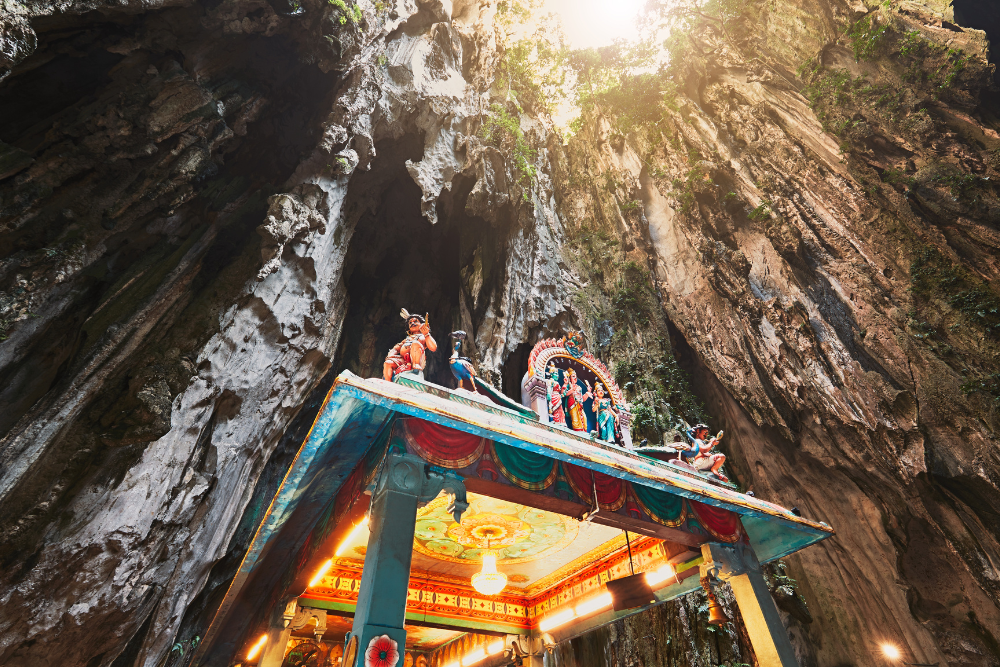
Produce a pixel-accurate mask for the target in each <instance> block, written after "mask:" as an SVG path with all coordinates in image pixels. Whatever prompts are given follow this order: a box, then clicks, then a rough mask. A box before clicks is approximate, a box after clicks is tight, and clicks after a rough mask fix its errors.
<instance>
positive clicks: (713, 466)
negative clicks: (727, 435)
mask: <svg viewBox="0 0 1000 667" xmlns="http://www.w3.org/2000/svg"><path fill="white" fill-rule="evenodd" d="M683 432H684V435H686V436H687V437H688V440H690V441H691V445H690V446H688V445H684V444H681V443H678V442H675V443H674V449H679V450H682V451H683V452H684V454H682V456H684V458H686V459H688V460H689V462H690V463H691V465H693V466H694V467H695V469H696V470H710V471H711V472H712V474H713V475H715V476H716V477H718V478H719V479H721V480H722V481H723V482H728V481H729V478H728V477H726V476H725V475H723V474H722V464H723V463H725V462H726V455H725V454H720V453H718V452H713V451H712V450H713V449H714V448H715V445H716V444H718V442H719V440H721V439H722V435H723V433H722V431H719V432H718V433H717V434H716V435H714V436H713V437H712V438H709V437H708V426H706V425H705V424H696V425H695V426H694V427H692V428H685V429H683Z"/></svg>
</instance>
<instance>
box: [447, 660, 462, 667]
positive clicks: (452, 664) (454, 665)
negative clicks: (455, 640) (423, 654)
mask: <svg viewBox="0 0 1000 667" xmlns="http://www.w3.org/2000/svg"><path fill="white" fill-rule="evenodd" d="M444 667H462V665H461V664H459V663H458V662H457V661H456V662H449V663H448V664H447V665H445V666H444Z"/></svg>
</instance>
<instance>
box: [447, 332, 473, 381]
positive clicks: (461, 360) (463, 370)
mask: <svg viewBox="0 0 1000 667" xmlns="http://www.w3.org/2000/svg"><path fill="white" fill-rule="evenodd" d="M465 336H466V334H465V332H464V331H453V332H452V333H451V337H452V338H453V339H454V340H455V344H454V350H453V351H452V353H451V358H450V359H448V366H449V367H450V368H451V374H452V375H454V376H455V379H456V380H458V386H459V387H461V388H462V389H468V390H469V391H475V390H476V384H475V380H473V378H474V377H476V369H475V368H473V367H472V360H471V359H469V358H468V357H462V356H459V354H458V352H459V350H461V349H462V341H463V340H465Z"/></svg>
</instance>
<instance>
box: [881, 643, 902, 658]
mask: <svg viewBox="0 0 1000 667" xmlns="http://www.w3.org/2000/svg"><path fill="white" fill-rule="evenodd" d="M882 653H883V654H884V655H885V657H887V658H889V659H890V660H899V659H900V658H901V657H902V655H903V654H902V653H900V652H899V649H898V648H896V647H895V646H893V645H892V644H882Z"/></svg>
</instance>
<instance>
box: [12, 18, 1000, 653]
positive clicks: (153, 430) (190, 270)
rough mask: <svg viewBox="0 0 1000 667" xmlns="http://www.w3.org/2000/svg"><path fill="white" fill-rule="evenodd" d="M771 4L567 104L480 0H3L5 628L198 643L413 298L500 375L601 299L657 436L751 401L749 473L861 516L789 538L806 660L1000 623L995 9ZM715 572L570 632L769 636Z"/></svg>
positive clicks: (744, 477)
mask: <svg viewBox="0 0 1000 667" xmlns="http://www.w3.org/2000/svg"><path fill="white" fill-rule="evenodd" d="M758 9H759V11H756V12H755V13H754V14H753V16H752V17H744V18H743V19H742V20H750V19H751V18H752V20H753V21H754V26H756V28H757V29H756V30H755V31H753V34H752V36H744V37H739V36H738V35H737V36H736V37H733V36H731V35H721V36H720V35H716V34H714V33H713V31H712V30H711V29H710V28H705V29H704V30H703V32H702V33H698V34H696V35H695V38H696V39H697V40H698V41H697V42H696V45H700V46H699V48H698V49H697V51H692V52H689V54H688V55H687V56H686V59H685V61H684V66H683V68H680V69H679V70H678V74H677V76H676V77H675V80H676V81H677V82H679V88H678V90H677V93H676V95H675V96H674V97H673V99H672V100H671V103H670V104H669V105H668V106H664V107H663V108H662V109H658V111H657V113H658V115H657V116H656V117H655V118H645V119H643V120H642V122H640V123H623V122H622V121H621V119H622V118H623V114H622V113H621V112H620V110H618V109H616V108H614V107H606V108H595V109H593V110H591V111H589V112H588V114H587V116H586V117H585V118H584V123H583V125H582V128H581V130H580V132H579V133H578V134H577V135H576V136H575V137H574V138H572V139H571V140H570V141H569V142H568V143H565V144H564V143H563V142H562V141H561V139H560V137H559V136H558V134H557V133H555V132H554V131H553V130H552V127H551V124H550V123H549V122H548V121H547V120H545V119H544V117H543V116H541V115H540V114H537V113H531V111H532V110H531V109H528V112H526V113H524V114H522V115H520V116H519V115H518V113H517V108H516V107H515V106H514V105H512V104H509V103H507V102H506V101H505V99H504V97H503V96H502V95H498V94H497V92H496V91H495V90H494V91H492V92H491V90H490V87H491V84H492V82H493V80H494V76H495V68H496V66H497V63H498V62H499V61H500V59H501V58H502V57H503V53H502V46H501V44H500V39H501V36H500V33H499V27H498V17H497V16H496V11H497V8H496V7H493V6H491V4H490V3H488V2H472V1H471V0H470V1H467V2H456V3H454V5H453V6H452V5H451V3H448V2H441V1H439V0H429V1H428V2H423V3H416V4H414V3H413V2H405V1H403V0H400V1H399V2H397V3H396V4H395V5H388V4H386V3H374V4H372V3H367V2H362V3H359V4H357V5H354V4H344V3H332V4H327V3H322V2H319V1H317V0H305V1H304V2H297V1H292V2H287V1H286V0H270V1H266V2H265V1H260V2H247V1H237V0H224V1H222V2H217V1H213V2H205V3H200V4H194V3H190V2H172V3H164V4H155V3H131V4H123V5H120V4H116V5H104V4H100V3H60V4H53V3H48V2H38V3H26V4H21V3H17V4H15V3H11V2H6V3H5V4H4V5H3V15H2V23H0V77H3V80H2V82H0V142H2V143H0V238H2V239H3V241H4V243H3V248H4V252H3V259H2V260H0V262H2V263H0V335H2V336H3V340H2V341H0V393H2V398H0V401H2V405H3V406H4V409H3V410H2V411H0V437H2V438H3V439H2V440H0V461H2V467H0V498H2V502H3V506H4V508H5V510H6V511H5V512H4V513H3V516H2V517H0V522H2V525H3V534H4V540H3V542H2V545H0V559H2V562H3V567H2V568H0V662H2V663H3V664H11V665H34V664H42V663H46V664H48V663H52V662H56V661H61V662H63V663H66V664H88V665H94V666H97V665H110V664H118V665H132V664H144V665H156V664H166V663H164V661H169V663H170V664H174V665H176V664H181V663H182V662H183V660H184V658H183V657H182V656H180V655H178V651H171V647H172V646H173V645H174V644H175V642H183V644H182V645H183V646H185V647H189V646H190V645H191V643H192V641H193V640H194V637H196V636H198V635H200V634H203V633H204V628H205V626H206V624H207V622H208V621H209V620H210V618H211V615H212V613H213V610H214V607H213V605H214V604H217V603H218V599H219V596H220V595H221V593H222V592H223V591H224V590H225V587H226V585H227V583H228V578H229V577H230V576H231V575H232V573H233V571H234V569H235V566H236V564H238V562H239V560H240V558H241V557H242V551H243V550H245V548H246V545H247V543H248V540H249V539H250V536H251V535H252V533H253V531H254V529H255V526H256V521H257V519H258V518H259V516H260V513H261V512H262V511H263V508H264V507H266V503H267V501H268V499H269V497H270V496H269V494H271V493H273V490H274V488H275V486H276V484H277V483H278V482H279V481H280V479H281V477H282V475H283V472H284V469H285V468H286V467H287V465H288V463H289V461H290V456H291V454H292V453H294V450H295V448H296V447H297V445H298V443H299V442H301V438H302V435H303V428H304V427H307V426H308V423H309V421H310V420H311V418H310V411H315V409H316V407H317V397H318V396H321V395H322V393H323V392H324V391H325V387H328V386H329V382H330V375H331V372H332V373H335V372H338V371H340V370H341V369H343V368H350V369H351V370H353V371H355V372H357V373H360V374H374V373H376V372H377V370H378V368H379V366H380V359H381V355H382V354H383V353H384V350H385V349H387V348H388V347H389V346H390V345H391V344H392V343H394V342H396V338H397V335H396V334H397V331H398V327H399V321H398V317H397V315H396V313H397V312H398V309H399V307H400V306H404V307H407V308H410V309H412V310H421V311H427V312H428V313H429V314H430V321H431V324H432V326H433V327H434V330H435V331H436V332H442V331H444V329H446V328H449V327H452V328H463V329H465V330H467V331H470V332H471V333H472V336H471V338H472V341H471V343H472V344H471V348H472V349H471V353H472V355H473V356H474V357H475V358H476V360H477V363H478V365H479V368H480V371H481V373H482V374H483V375H485V376H487V377H489V378H490V379H491V380H493V381H494V382H496V383H497V384H498V386H502V387H503V388H504V389H505V390H507V391H508V393H511V392H513V391H514V389H515V387H516V386H517V383H518V381H519V380H520V376H521V373H522V372H523V367H524V363H525V360H526V352H527V350H528V349H530V344H531V343H532V342H533V341H534V340H536V339H537V338H538V337H539V336H541V335H551V334H555V333H558V332H560V331H561V330H564V329H565V328H568V327H571V326H576V327H583V328H584V329H585V330H586V331H587V332H588V334H589V337H590V346H591V348H593V349H595V350H596V351H598V353H599V354H600V355H601V356H602V357H603V358H605V359H607V360H609V361H616V362H618V363H617V364H616V366H615V373H616V375H617V376H618V378H619V379H620V380H622V384H623V385H625V384H626V383H631V384H630V386H629V387H628V390H629V391H630V395H631V396H632V398H633V400H635V401H636V402H637V403H641V404H642V405H644V406H647V408H648V409H647V410H646V411H645V412H644V413H643V414H641V415H637V417H641V419H637V421H638V424H637V426H638V428H639V429H640V431H641V433H642V434H643V435H645V436H646V437H649V438H651V439H654V440H655V439H657V438H658V437H659V434H660V432H661V431H663V430H664V429H665V428H668V427H669V424H668V423H667V420H666V419H665V418H664V415H665V414H667V413H668V412H669V413H671V414H680V415H686V416H688V417H694V416H697V415H702V414H705V413H707V414H708V415H711V417H712V419H713V423H714V422H718V423H719V425H720V426H721V427H724V428H726V430H727V432H728V435H727V440H728V441H729V448H728V453H729V454H730V459H731V464H730V465H731V468H732V469H733V470H734V471H735V472H736V473H737V477H738V480H739V482H740V483H741V484H742V485H743V486H744V487H747V488H753V490H754V491H755V492H756V493H757V494H758V495H759V496H762V497H765V498H767V499H770V500H774V501H776V502H781V503H783V504H786V505H793V506H798V507H799V508H801V510H802V511H803V513H804V514H806V515H808V516H811V517H815V518H818V519H822V520H825V521H827V522H829V523H831V524H832V525H833V526H834V527H835V528H836V529H837V531H838V537H837V538H836V539H835V540H831V541H829V542H828V543H825V544H823V545H822V546H819V547H814V548H812V549H810V550H809V551H807V552H805V553H803V554H802V555H800V556H796V557H793V558H791V559H789V561H788V569H787V572H786V571H779V572H775V573H774V583H775V589H776V597H777V599H778V600H779V603H780V604H781V608H782V609H783V610H784V611H785V612H786V613H788V622H789V625H790V627H791V631H792V634H793V637H794V638H795V641H796V644H797V646H798V647H799V649H800V651H801V658H802V662H803V664H816V665H840V664H868V663H870V662H871V661H872V659H873V658H872V657H871V656H872V651H873V650H874V649H873V647H874V646H875V644H876V642H877V641H881V640H891V641H896V642H898V643H901V644H903V643H905V645H906V646H908V647H909V649H910V650H911V651H912V655H913V657H914V658H915V660H914V661H916V662H935V661H941V662H948V663H949V664H969V665H993V664H998V662H1000V648H998V642H997V638H998V637H1000V612H998V604H1000V598H998V594H1000V589H998V587H997V581H998V576H997V572H996V563H997V562H998V561H997V557H998V544H997V540H998V539H1000V534H998V529H997V526H1000V505H998V502H997V498H998V497H1000V496H998V495H997V483H998V479H1000V477H998V474H1000V466H998V459H997V456H996V440H995V437H996V436H995V433H996V428H997V425H998V424H997V413H996V405H997V403H996V398H995V397H996V395H998V394H1000V389H998V384H997V383H998V381H997V373H998V372H1000V368H998V363H1000V360H998V356H997V355H998V349H997V335H998V323H1000V318H998V316H997V312H998V310H997V309H998V303H1000V301H998V297H997V296H996V292H995V291H994V290H995V284H996V283H995V281H996V277H997V275H996V272H997V269H998V266H997V262H996V258H997V247H998V245H1000V237H998V235H997V220H998V219H1000V202H998V200H997V197H996V194H995V192H994V190H993V182H994V181H995V180H996V177H997V176H998V174H997V170H998V167H1000V159H998V158H997V155H1000V152H998V150H1000V136H998V135H997V134H996V121H995V120H994V116H993V114H994V113H995V111H994V109H995V108H996V102H995V98H994V89H993V88H992V84H991V82H990V71H989V67H988V65H987V60H986V58H987V52H986V48H987V45H986V42H985V40H984V38H983V36H982V33H977V32H972V31H968V30H964V29H962V28H959V27H957V26H955V25H953V24H952V23H950V22H949V21H950V20H954V17H953V16H951V15H950V14H945V13H943V12H944V11H946V8H944V7H942V6H935V5H934V4H933V3H924V4H923V5H917V4H912V5H907V6H906V7H903V8H902V9H903V10H905V11H891V10H887V9H883V10H879V11H877V12H874V13H871V14H870V15H867V18H866V19H863V20H864V21H867V23H865V24H864V25H862V26H861V27H860V28H858V27H857V26H858V25H859V20H862V17H865V16H866V12H867V10H866V9H865V8H864V7H863V6H861V5H858V6H852V5H850V4H849V3H845V2H839V1H837V0H815V1H814V2H809V1H806V0H780V1H779V2H777V3H774V4H772V5H768V6H766V7H763V6H762V7H760V8H758ZM499 18H500V20H502V19H503V16H501V17H499ZM942 18H943V19H945V21H942ZM852 26H854V28H853V29H852V28H851V27H852ZM881 28H886V30H882V31H881V32H880V30H881ZM851 30H853V32H850V31H851ZM741 34H742V33H741ZM852 35H853V37H852ZM869 42H870V43H871V44H872V45H873V47H872V49H871V50H870V51H865V52H863V53H860V54H858V53H856V51H855V50H856V49H857V48H858V45H859V44H860V45H861V48H864V45H865V44H867V43H869ZM706 54H707V55H706ZM750 54H752V57H750ZM494 104H499V105H500V106H499V107H492V106H491V105H494ZM661 112H662V113H661ZM490 118H493V119H494V121H491V120H490ZM498 118H499V119H500V120H504V119H506V118H511V119H513V122H511V123H508V124H506V125H504V124H503V123H497V122H495V121H496V119H498ZM515 155H524V156H527V157H528V158H529V159H530V162H531V165H533V166H532V168H530V169H525V168H524V167H523V166H521V167H519V166H518V164H517V163H516V161H515V160H514V159H513V157H512V156H515ZM526 174H527V175H528V176H529V177H526ZM428 370H429V374H430V377H431V378H432V379H436V380H438V381H441V382H443V383H444V382H447V374H446V371H445V370H444V368H443V364H442V365H432V366H431V367H430V368H429V369H428ZM683 371H687V373H688V374H689V375H690V377H691V380H692V381H691V383H690V386H691V387H693V388H694V391H695V393H696V394H697V398H700V400H701V401H702V402H703V403H704V408H702V407H701V406H699V405H698V401H697V400H695V398H694V397H693V396H692V395H691V392H690V391H689V389H688V386H689V385H688V384H687V382H686V381H685V379H684V372H683ZM324 378H325V380H324ZM666 404H669V406H670V407H667V405H666ZM793 580H794V581H793ZM795 582H797V584H796V583H795ZM800 596H801V597H800ZM803 599H804V600H805V604H803V602H802V600H803ZM697 607H698V605H697V601H696V600H688V601H685V602H683V603H680V604H676V605H671V606H669V607H665V608H664V609H661V610H658V611H656V612H650V613H647V614H644V615H641V616H639V617H635V618H633V619H631V620H629V621H626V622H623V623H621V624H619V625H618V626H616V627H615V628H611V629H608V630H607V632H610V633H612V634H613V635H614V638H615V640H616V645H619V646H620V647H621V650H616V651H615V652H614V653H613V654H612V653H608V654H601V653H600V652H599V651H597V650H596V648H595V646H596V644H594V642H598V643H599V642H600V641H603V639H601V638H598V637H591V638H589V639H588V638H584V639H582V640H574V643H572V644H567V645H566V646H564V647H561V648H560V651H559V655H560V659H561V660H563V661H565V662H566V663H567V664H571V663H572V664H580V665H591V664H597V663H598V662H602V661H607V663H608V664H614V665H616V666H617V665H622V666H623V667H624V665H632V664H635V663H636V662H637V661H638V662H642V663H646V662H659V663H660V664H685V665H687V664H690V665H701V664H718V663H719V662H721V661H727V662H747V663H749V662H752V660H753V658H752V655H751V652H750V651H749V649H748V647H747V642H746V641H745V638H744V637H742V634H741V631H740V629H739V627H738V625H737V626H736V627H733V628H731V629H730V630H728V631H727V632H726V633H725V635H724V639H721V638H720V637H719V636H709V635H708V634H707V633H706V631H705V629H704V627H705V626H704V623H703V621H702V620H700V619H699V612H698V608H697ZM678 628H681V629H684V628H694V630H693V631H692V632H689V633H683V632H679V631H677V632H675V630H677V629H678ZM651 634H652V635H655V636H656V637H658V638H659V639H660V640H662V641H661V643H662V642H665V641H666V639H665V638H673V639H672V641H675V642H678V644H675V645H674V646H677V648H676V650H675V649H673V648H671V649H670V650H664V651H661V652H659V653H656V655H648V654H647V653H644V652H643V651H642V650H640V649H641V647H642V643H643V642H645V641H646V640H645V637H647V636H649V635H651ZM602 637H603V635H602ZM608 637H611V635H609V636H608ZM683 641H687V642H688V644H687V645H686V646H684V647H683V648H681V642H683ZM588 642H589V643H588ZM187 655H190V652H188V654H187ZM602 656H603V657H602Z"/></svg>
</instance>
